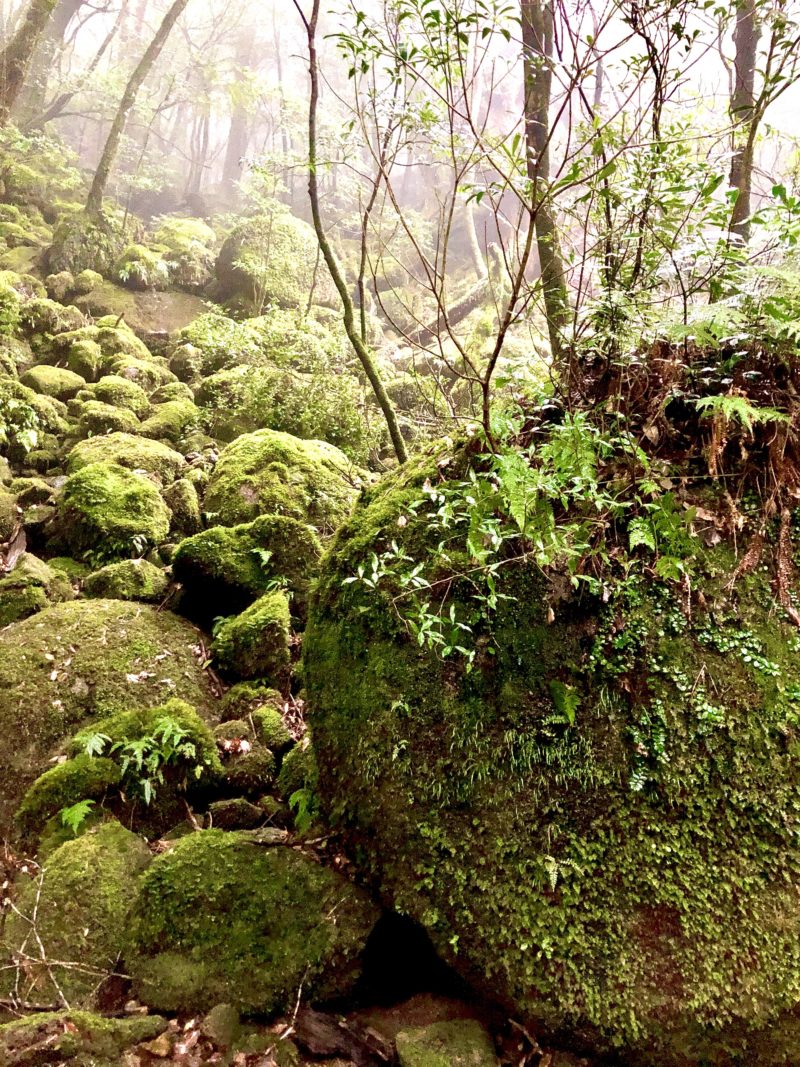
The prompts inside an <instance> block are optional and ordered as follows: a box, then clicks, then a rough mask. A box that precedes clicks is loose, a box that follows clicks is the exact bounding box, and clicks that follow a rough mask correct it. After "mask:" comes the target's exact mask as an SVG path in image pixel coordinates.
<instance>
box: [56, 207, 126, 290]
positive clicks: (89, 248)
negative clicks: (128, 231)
mask: <svg viewBox="0 0 800 1067" xmlns="http://www.w3.org/2000/svg"><path fill="white" fill-rule="evenodd" d="M125 241H126V235H125V231H124V229H123V228H122V226H121V225H120V224H119V222H118V220H117V219H115V218H112V217H111V216H110V215H101V216H98V217H96V218H92V217H90V216H89V215H87V214H86V213H85V212H82V211H81V212H78V213H75V214H72V215H65V216H64V217H63V218H62V219H61V221H60V222H59V224H58V225H57V226H56V228H55V231H54V233H53V243H52V245H51V246H50V248H49V249H48V250H47V268H48V270H49V271H50V273H51V274H60V273H61V271H69V272H70V273H71V274H80V273H82V272H83V271H85V270H92V271H96V272H97V273H98V274H103V275H105V274H109V273H110V272H111V271H112V269H113V267H114V264H115V263H116V261H117V260H118V259H119V257H120V255H121V253H122V249H123V248H124V246H125Z"/></svg>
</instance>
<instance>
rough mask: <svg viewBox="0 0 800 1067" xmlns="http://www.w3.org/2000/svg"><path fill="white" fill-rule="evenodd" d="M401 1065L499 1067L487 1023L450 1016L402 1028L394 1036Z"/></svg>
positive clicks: (415, 1066) (412, 1066)
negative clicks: (426, 1023) (443, 1020)
mask: <svg viewBox="0 0 800 1067" xmlns="http://www.w3.org/2000/svg"><path fill="white" fill-rule="evenodd" d="M396 1043H397V1061H398V1063H399V1064H400V1067H498V1065H499V1062H500V1061H499V1060H498V1058H497V1053H496V1052H495V1048H494V1043H493V1042H492V1039H491V1037H490V1036H489V1033H488V1032H487V1030H486V1027H485V1026H483V1024H482V1023H480V1022H478V1020H477V1019H453V1020H452V1021H446V1022H438V1023H430V1024H429V1025H428V1026H419V1027H415V1028H413V1029H411V1030H401V1031H400V1032H399V1033H398V1035H397V1039H396Z"/></svg>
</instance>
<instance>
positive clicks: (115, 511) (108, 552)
mask: <svg viewBox="0 0 800 1067" xmlns="http://www.w3.org/2000/svg"><path fill="white" fill-rule="evenodd" d="M55 522H56V527H57V529H58V531H59V534H60V536H61V538H62V539H63V541H64V543H65V544H67V545H68V546H69V548H70V549H71V550H72V551H73V552H74V553H76V554H80V553H86V552H91V553H93V554H94V556H95V558H101V559H106V560H114V559H125V558H130V557H131V556H136V555H139V554H140V553H141V551H142V550H143V549H144V548H145V547H147V546H149V545H158V544H160V543H161V542H162V541H164V540H165V539H166V537H167V534H168V533H169V522H170V514H169V511H168V509H167V506H166V504H165V503H164V501H163V500H162V499H161V495H160V493H159V491H158V489H157V488H156V486H155V485H153V483H152V482H151V481H150V480H149V478H147V477H146V476H145V475H142V474H137V473H136V472H135V471H130V470H128V469H127V468H126V467H121V466H120V465H119V464H117V463H90V464H89V465H88V466H87V467H82V468H81V469H80V470H78V471H77V472H76V473H75V474H71V475H70V476H69V477H68V478H67V481H66V483H65V485H64V492H63V495H62V496H61V499H60V500H59V502H58V508H57V512H56V520H55Z"/></svg>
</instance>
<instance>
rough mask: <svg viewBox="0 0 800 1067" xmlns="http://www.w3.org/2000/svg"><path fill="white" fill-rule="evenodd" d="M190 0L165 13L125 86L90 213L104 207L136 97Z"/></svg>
mask: <svg viewBox="0 0 800 1067" xmlns="http://www.w3.org/2000/svg"><path fill="white" fill-rule="evenodd" d="M188 3H189V0H174V2H173V4H172V6H171V7H170V9H169V11H168V12H167V13H166V15H165V16H164V20H163V22H162V23H161V25H160V26H159V27H158V30H157V31H156V35H155V37H154V38H153V40H152V41H151V42H150V45H149V47H148V48H147V51H146V52H145V53H144V55H143V56H142V58H141V59H140V60H139V63H138V64H137V66H136V69H135V70H134V72H133V74H131V76H130V79H129V81H128V84H127V85H126V86H125V92H124V93H123V94H122V99H121V100H120V103H119V108H118V109H117V114H116V115H115V117H114V121H113V122H112V124H111V130H110V131H109V134H108V138H107V140H106V143H105V147H104V149H103V153H102V155H101V157H100V162H99V163H98V165H97V170H96V171H95V175H94V181H93V182H92V188H91V189H90V190H89V198H88V199H87V201H86V211H87V213H88V214H89V215H95V216H97V215H99V214H100V212H101V211H102V208H103V196H104V195H105V191H106V186H107V185H108V179H109V177H110V175H111V169H112V167H113V166H114V162H115V161H116V158H117V153H118V151H119V145H120V141H121V140H122V134H123V133H124V131H125V126H126V124H127V122H128V117H129V116H130V113H131V111H132V110H133V106H134V104H135V103H136V97H137V95H138V93H139V90H140V89H141V87H142V84H143V83H144V80H145V78H146V77H147V75H148V74H149V73H150V71H151V70H152V69H153V66H154V65H155V62H156V60H157V59H158V57H159V56H160V55H161V50H162V49H163V47H164V45H165V44H166V42H167V38H168V37H169V35H170V33H171V31H172V28H173V26H174V25H175V23H176V22H177V21H178V19H179V18H180V16H181V15H182V14H183V11H184V10H185V8H186V7H187V5H188Z"/></svg>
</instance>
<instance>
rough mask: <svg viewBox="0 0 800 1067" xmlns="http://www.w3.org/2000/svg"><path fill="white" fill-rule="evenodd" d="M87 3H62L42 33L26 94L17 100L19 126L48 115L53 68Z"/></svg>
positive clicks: (77, 0)
mask: <svg viewBox="0 0 800 1067" xmlns="http://www.w3.org/2000/svg"><path fill="white" fill-rule="evenodd" d="M85 3H86V0H58V3H57V4H56V7H55V11H54V12H53V17H52V18H51V19H50V22H49V23H48V25H47V27H46V28H45V30H44V32H43V33H42V36H41V38H40V39H39V43H38V45H37V46H36V49H35V50H34V53H33V58H32V60H31V65H30V68H29V71H28V78H27V81H26V85H25V90H24V92H23V93H22V94H21V95H20V97H19V99H18V100H17V103H16V107H15V109H14V115H15V118H16V116H18V115H19V116H22V117H21V118H16V122H17V125H18V126H21V127H22V126H25V125H26V124H27V121H26V120H30V119H31V118H32V117H33V116H34V115H39V114H41V112H42V111H44V106H45V100H46V98H47V87H48V84H49V82H50V78H51V76H52V74H53V66H54V64H55V62H56V59H57V57H58V55H59V52H60V51H61V50H62V49H63V48H64V39H65V37H66V33H67V28H68V27H69V24H70V23H71V22H72V20H73V18H74V17H75V16H76V15H77V14H78V12H79V11H80V9H81V7H83V5H84V4H85Z"/></svg>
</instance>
